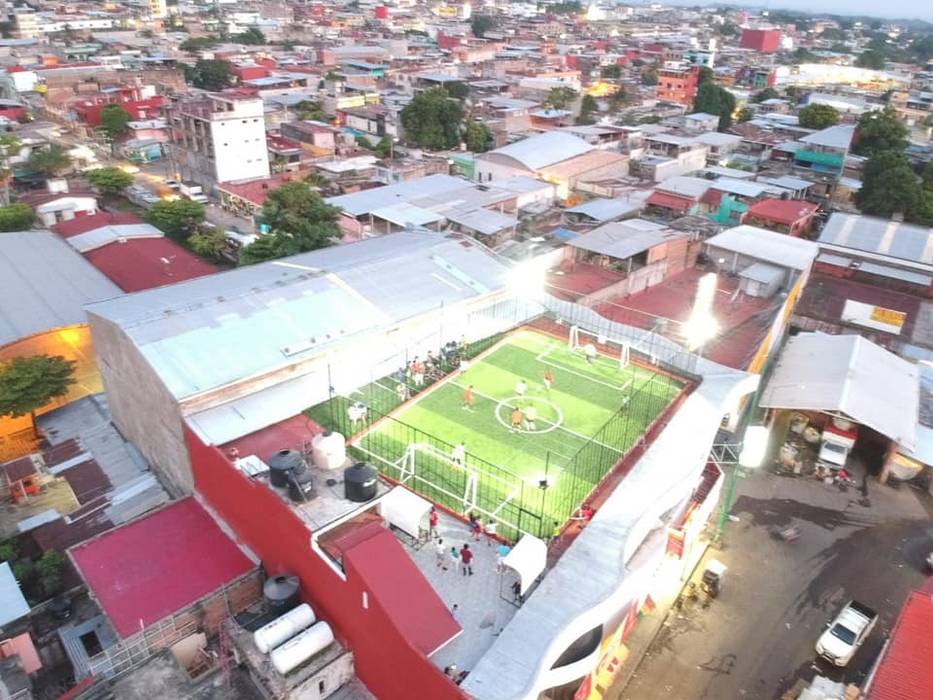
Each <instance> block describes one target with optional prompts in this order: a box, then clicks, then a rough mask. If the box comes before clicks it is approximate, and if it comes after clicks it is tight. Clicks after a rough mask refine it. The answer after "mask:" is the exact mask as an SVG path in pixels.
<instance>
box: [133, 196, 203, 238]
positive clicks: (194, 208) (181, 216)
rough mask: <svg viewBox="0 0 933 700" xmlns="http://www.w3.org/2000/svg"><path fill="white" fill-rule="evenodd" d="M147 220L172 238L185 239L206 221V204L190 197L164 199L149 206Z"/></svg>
mask: <svg viewBox="0 0 933 700" xmlns="http://www.w3.org/2000/svg"><path fill="white" fill-rule="evenodd" d="M146 221H148V222H149V223H150V224H152V225H153V226H155V227H156V228H157V229H160V230H161V231H162V232H163V233H165V234H166V235H167V236H169V237H170V238H174V239H176V240H180V241H184V240H186V239H187V238H188V237H189V236H190V235H191V234H193V233H194V232H195V231H197V229H198V227H199V226H200V225H201V223H202V222H203V221H204V205H203V204H200V203H199V202H194V201H192V200H190V199H172V200H168V199H163V200H160V201H158V202H156V203H155V204H153V205H152V206H151V207H149V211H147V212H146Z"/></svg>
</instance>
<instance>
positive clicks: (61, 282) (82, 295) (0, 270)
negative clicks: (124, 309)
mask: <svg viewBox="0 0 933 700" xmlns="http://www.w3.org/2000/svg"><path fill="white" fill-rule="evenodd" d="M122 294H123V292H122V291H121V290H120V288H119V287H117V285H115V284H114V283H113V282H111V281H110V280H109V279H107V278H106V277H105V276H104V275H103V274H102V273H101V272H100V271H98V270H97V269H96V268H95V267H94V266H93V265H91V263H89V262H88V261H87V260H85V259H84V258H83V257H81V255H80V254H79V253H78V252H77V251H75V250H73V249H72V248H71V246H69V245H68V244H67V243H66V242H65V241H64V240H62V239H61V238H59V237H58V236H56V235H55V234H54V233H50V232H49V231H18V232H10V233H4V234H2V235H0V346H2V345H5V344H7V343H11V342H13V341H15V340H19V339H20V338H25V337H27V336H30V335H34V334H36V333H42V332H44V331H47V330H49V329H52V328H61V327H62V326H71V325H74V324H76V323H84V322H85V320H86V318H85V314H84V305H85V304H87V303H89V302H92V301H100V300H102V299H109V298H111V297H118V296H120V295H122Z"/></svg>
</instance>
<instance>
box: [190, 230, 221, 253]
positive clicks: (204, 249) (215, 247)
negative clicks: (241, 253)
mask: <svg viewBox="0 0 933 700" xmlns="http://www.w3.org/2000/svg"><path fill="white" fill-rule="evenodd" d="M226 246H227V239H226V237H225V236H224V232H223V229H220V228H217V227H214V228H209V229H199V230H198V231H195V232H194V233H192V234H191V235H190V236H188V247H189V248H190V249H191V252H193V253H194V254H195V255H200V256H201V257H202V258H207V259H208V260H215V261H216V260H223V252H224V249H225V248H226Z"/></svg>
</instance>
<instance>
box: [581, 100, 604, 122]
mask: <svg viewBox="0 0 933 700" xmlns="http://www.w3.org/2000/svg"><path fill="white" fill-rule="evenodd" d="M598 110H599V105H598V104H597V103H596V98H595V97H593V96H592V95H584V96H583V99H582V100H581V101H580V114H579V115H577V124H592V123H594V122H595V121H596V118H595V117H594V116H593V114H594V113H595V112H597V111H598Z"/></svg>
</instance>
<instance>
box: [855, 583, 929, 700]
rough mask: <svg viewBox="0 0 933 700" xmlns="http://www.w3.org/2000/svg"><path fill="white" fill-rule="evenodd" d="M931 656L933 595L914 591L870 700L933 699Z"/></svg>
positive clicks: (889, 644)
mask: <svg viewBox="0 0 933 700" xmlns="http://www.w3.org/2000/svg"><path fill="white" fill-rule="evenodd" d="M931 658H933V596H931V595H930V593H926V592H921V591H914V592H913V593H911V594H910V596H908V598H907V602H905V603H904V607H903V608H901V614H900V616H899V617H898V618H897V623H896V624H895V625H894V629H893V630H892V631H891V637H890V639H889V641H888V646H887V647H886V649H885V650H884V651H883V652H882V657H881V662H880V663H879V664H878V670H877V671H876V672H875V677H874V680H873V681H872V684H871V688H869V690H868V694H867V695H866V700H920V698H933V666H931V665H930V659H931Z"/></svg>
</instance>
